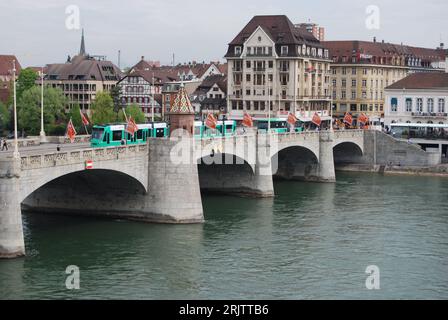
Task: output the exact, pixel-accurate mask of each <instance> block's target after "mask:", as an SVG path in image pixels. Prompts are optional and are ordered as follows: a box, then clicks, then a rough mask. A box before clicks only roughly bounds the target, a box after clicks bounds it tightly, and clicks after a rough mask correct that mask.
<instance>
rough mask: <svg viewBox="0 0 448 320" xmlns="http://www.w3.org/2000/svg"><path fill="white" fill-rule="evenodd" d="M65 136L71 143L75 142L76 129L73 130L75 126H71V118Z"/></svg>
mask: <svg viewBox="0 0 448 320" xmlns="http://www.w3.org/2000/svg"><path fill="white" fill-rule="evenodd" d="M66 136H67V137H68V138H69V139H70V142H71V143H73V142H75V138H76V129H75V126H74V125H73V122H72V119H71V118H70V121H69V122H68V125H67V134H66Z"/></svg>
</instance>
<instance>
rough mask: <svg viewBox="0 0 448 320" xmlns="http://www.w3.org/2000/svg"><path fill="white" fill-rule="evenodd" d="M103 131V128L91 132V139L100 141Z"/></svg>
mask: <svg viewBox="0 0 448 320" xmlns="http://www.w3.org/2000/svg"><path fill="white" fill-rule="evenodd" d="M103 133H104V129H103V128H95V129H93V132H92V139H95V140H100V139H101V138H102V137H103Z"/></svg>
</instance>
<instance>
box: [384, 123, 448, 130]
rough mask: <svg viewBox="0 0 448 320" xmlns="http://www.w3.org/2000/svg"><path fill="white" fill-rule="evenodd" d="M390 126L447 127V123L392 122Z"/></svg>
mask: <svg viewBox="0 0 448 320" xmlns="http://www.w3.org/2000/svg"><path fill="white" fill-rule="evenodd" d="M391 127H398V128H432V129H448V124H433V123H392V124H391Z"/></svg>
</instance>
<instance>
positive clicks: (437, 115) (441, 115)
mask: <svg viewBox="0 0 448 320" xmlns="http://www.w3.org/2000/svg"><path fill="white" fill-rule="evenodd" d="M412 116H413V117H419V118H434V119H436V118H440V119H441V118H446V117H448V113H442V112H439V113H429V112H412Z"/></svg>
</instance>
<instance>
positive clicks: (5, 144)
mask: <svg viewBox="0 0 448 320" xmlns="http://www.w3.org/2000/svg"><path fill="white" fill-rule="evenodd" d="M1 144H2V151H3V150H5V149H6V151H8V142H7V141H6V139H5V138H3V139H2V143H1Z"/></svg>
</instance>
